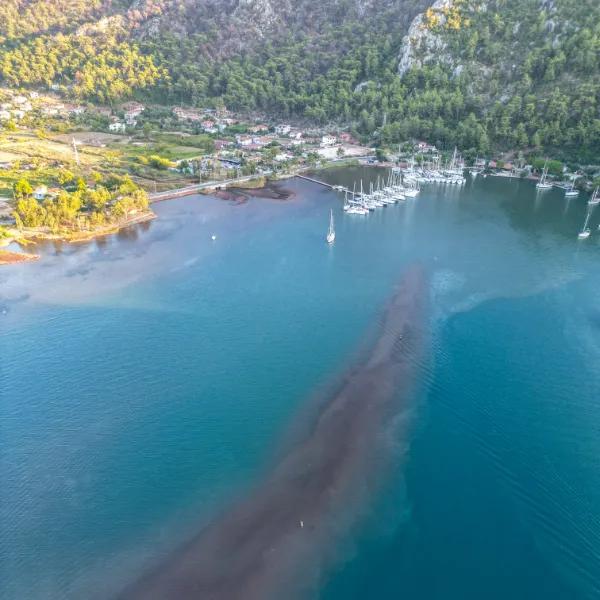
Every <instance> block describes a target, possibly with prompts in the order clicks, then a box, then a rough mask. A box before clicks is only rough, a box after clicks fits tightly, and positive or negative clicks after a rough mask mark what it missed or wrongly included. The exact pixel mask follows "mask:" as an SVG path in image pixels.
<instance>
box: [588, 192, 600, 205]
mask: <svg viewBox="0 0 600 600" xmlns="http://www.w3.org/2000/svg"><path fill="white" fill-rule="evenodd" d="M599 190H600V188H596V189H595V190H594V193H593V194H592V197H591V198H590V199H589V201H588V204H589V205H590V206H596V205H597V204H600V193H598V191H599Z"/></svg>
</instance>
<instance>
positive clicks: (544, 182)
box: [535, 161, 552, 190]
mask: <svg viewBox="0 0 600 600" xmlns="http://www.w3.org/2000/svg"><path fill="white" fill-rule="evenodd" d="M535 187H536V188H537V189H538V190H549V189H550V188H551V187H552V184H551V183H548V161H546V162H545V163H544V170H543V171H542V176H541V177H540V180H539V181H538V182H537V183H536V184H535Z"/></svg>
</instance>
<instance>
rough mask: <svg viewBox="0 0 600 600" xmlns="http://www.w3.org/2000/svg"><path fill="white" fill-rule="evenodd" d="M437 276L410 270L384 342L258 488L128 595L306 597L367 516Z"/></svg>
mask: <svg viewBox="0 0 600 600" xmlns="http://www.w3.org/2000/svg"><path fill="white" fill-rule="evenodd" d="M426 305H427V286H426V283H425V276H424V274H423V272H422V271H421V270H420V269H418V268H413V269H411V270H410V271H409V272H408V273H407V274H406V275H405V276H404V277H403V280H402V282H401V284H400V286H399V287H398V289H397V291H396V293H395V294H394V296H393V297H392V299H391V301H390V303H389V306H388V307H387V309H386V310H385V312H384V315H383V317H382V320H381V324H380V328H379V332H378V335H377V338H376V340H375V342H374V344H373V345H372V346H371V349H370V351H369V352H367V353H366V355H365V357H364V358H363V359H362V360H361V361H360V362H359V364H357V365H356V366H355V367H354V368H352V369H351V370H350V371H349V372H348V373H347V374H346V375H345V376H344V378H343V379H342V381H341V383H340V385H339V387H338V389H337V391H336V392H335V393H333V394H332V395H331V397H330V398H329V400H328V401H327V402H326V403H324V404H323V406H322V408H321V410H320V412H319V414H318V415H317V417H316V419H315V422H314V424H313V425H312V427H311V428H310V431H309V432H308V433H307V435H305V436H304V438H303V439H302V440H301V441H299V442H297V443H296V444H295V445H294V446H293V447H292V448H291V449H290V450H289V452H288V453H287V454H286V455H285V456H284V458H283V459H282V460H281V461H280V462H279V463H278V464H277V465H276V466H275V468H274V469H273V470H272V472H271V473H270V474H269V475H268V476H267V477H266V478H265V480H264V481H263V482H262V484H260V485H259V486H258V487H257V489H256V490H255V491H254V492H253V493H252V494H250V495H249V496H248V497H247V498H245V499H243V500H241V501H239V502H238V503H237V504H235V505H233V506H232V507H231V508H230V509H229V510H227V511H226V512H224V513H223V514H222V515H221V516H220V517H218V518H216V519H215V521H214V522H213V523H212V524H211V525H209V526H208V527H207V528H206V529H205V530H203V531H201V532H200V533H199V534H197V535H196V536H195V537H194V538H192V539H191V540H190V541H189V542H188V543H187V544H185V545H184V546H183V547H181V548H179V549H178V550H177V551H175V552H174V553H173V554H172V555H171V556H170V557H169V558H168V559H167V560H166V561H165V562H164V563H163V564H160V565H158V566H157V567H155V569H154V570H152V571H151V572H149V573H148V574H147V575H145V576H144V577H142V578H141V579H140V580H139V581H137V582H135V583H133V584H132V585H131V586H130V587H129V588H128V589H126V590H125V591H124V592H123V593H122V594H121V596H120V597H121V598H123V599H127V600H129V599H141V598H143V599H161V600H166V599H175V598H177V599H180V598H185V599H188V598H199V599H211V600H242V599H243V600H259V599H260V600H268V599H271V598H284V597H285V598H296V597H302V596H304V595H306V594H307V592H309V591H310V590H309V589H308V587H309V585H310V584H307V583H306V581H312V582H313V583H314V582H315V578H314V577H312V578H308V579H307V578H306V574H307V572H309V571H310V572H312V573H317V574H318V572H319V570H320V569H322V568H323V567H324V566H325V565H326V563H327V562H328V560H329V559H330V557H331V554H332V552H333V549H334V547H335V542H336V541H337V540H339V538H340V536H341V535H343V534H344V533H345V532H346V531H347V530H348V528H349V527H351V526H352V524H353V523H354V522H355V521H356V520H357V518H358V516H359V514H360V511H361V506H364V504H363V502H364V501H366V500H367V497H368V495H369V494H368V489H367V488H368V487H369V481H371V480H372V470H373V465H374V464H378V465H381V464H383V463H382V462H381V461H378V458H379V457H380V456H381V455H382V454H383V455H385V451H383V452H382V450H383V447H384V446H385V443H386V440H385V438H386V436H385V430H386V426H387V424H388V423H390V422H393V421H397V420H398V416H399V415H401V414H402V413H403V412H404V411H406V410H407V409H409V408H410V406H409V404H410V402H409V400H410V398H411V397H412V396H413V394H414V383H415V380H416V371H417V368H418V366H419V365H420V364H422V363H421V357H422V356H423V349H424V339H425V320H426V312H425V311H426Z"/></svg>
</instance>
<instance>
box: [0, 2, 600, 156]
mask: <svg viewBox="0 0 600 600" xmlns="http://www.w3.org/2000/svg"><path fill="white" fill-rule="evenodd" d="M411 24H412V26H411ZM408 32H410V33H409V34H408V35H407V33H408ZM0 77H1V78H2V79H3V80H4V82H5V83H6V84H8V85H11V86H15V87H18V86H31V87H36V86H50V85H53V84H54V85H57V84H58V85H60V86H62V89H63V91H64V92H65V93H66V94H68V95H71V96H73V97H75V98H78V99H83V100H89V101H98V102H103V103H112V102H115V101H120V100H122V99H125V98H127V97H131V96H137V97H140V98H142V97H145V98H149V99H152V100H154V101H156V102H161V103H186V104H192V105H205V104H211V103H212V104H214V103H224V104H225V105H226V106H228V107H229V108H231V109H234V110H248V111H252V110H262V111H269V112H271V113H273V114H275V115H277V116H286V117H287V116H290V117H291V116H297V117H302V118H307V119H310V120H313V121H316V122H320V123H327V122H331V121H335V122H340V123H347V124H350V125H352V126H353V127H354V128H355V129H356V130H357V131H358V132H359V133H361V134H364V135H370V136H375V137H377V138H378V139H381V140H382V141H383V142H385V143H395V142H398V141H402V140H405V139H407V138H409V137H422V138H425V139H427V140H429V141H431V142H435V143H439V144H440V145H442V146H452V145H454V144H457V145H459V146H460V147H462V148H463V149H473V150H474V151H475V152H487V151H488V150H490V149H530V148H536V149H539V150H540V151H545V152H552V153H555V154H559V155H560V154H562V155H564V156H565V157H568V156H574V157H575V156H576V157H578V158H580V159H581V160H588V161H594V160H596V162H597V161H598V157H599V156H600V2H598V1H597V0H454V1H452V0H438V1H437V2H435V3H433V2H432V0H297V1H296V2H292V1H291V0H281V1H279V2H276V1H275V0H245V1H244V2H241V1H240V0H135V1H133V0H87V1H85V2H84V1H83V0H5V1H4V2H3V3H2V5H1V6H0Z"/></svg>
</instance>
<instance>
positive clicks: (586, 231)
mask: <svg viewBox="0 0 600 600" xmlns="http://www.w3.org/2000/svg"><path fill="white" fill-rule="evenodd" d="M592 211H593V209H592V208H588V211H587V215H586V216H585V223H584V224H583V229H582V230H581V231H580V232H579V235H578V236H577V237H578V238H579V239H580V240H587V239H588V238H589V237H590V233H591V232H590V228H589V227H588V223H589V222H590V216H591V214H592Z"/></svg>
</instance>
